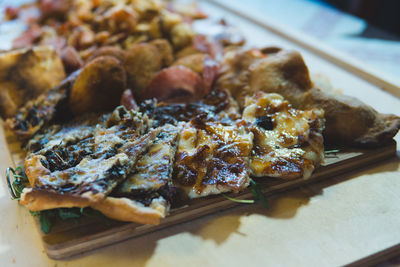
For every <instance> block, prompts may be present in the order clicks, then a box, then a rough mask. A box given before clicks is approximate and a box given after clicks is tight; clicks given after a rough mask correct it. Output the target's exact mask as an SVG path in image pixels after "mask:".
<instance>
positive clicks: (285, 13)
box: [216, 0, 400, 79]
mask: <svg viewBox="0 0 400 267" xmlns="http://www.w3.org/2000/svg"><path fill="white" fill-rule="evenodd" d="M216 1H217V2H221V3H223V4H225V5H229V6H231V7H232V8H234V9H237V10H240V11H241V12H246V13H247V14H251V15H252V16H254V18H255V19H257V20H261V21H262V20H268V21H270V20H273V21H275V22H277V23H279V24H281V25H284V26H287V27H290V28H293V29H296V30H297V31H299V32H301V33H304V34H306V35H309V36H312V37H314V38H316V39H318V40H319V41H321V42H323V43H325V44H327V45H329V46H332V47H334V48H335V49H338V50H340V51H342V52H345V53H347V54H348V55H349V56H352V57H355V58H357V59H359V60H361V61H362V62H363V63H365V64H368V65H370V66H371V67H373V68H375V69H378V70H380V71H382V72H385V74H387V75H389V76H392V77H394V78H397V79H398V78H400V0H279V1H277V0H246V1H243V0H216ZM244 3H245V4H244Z"/></svg>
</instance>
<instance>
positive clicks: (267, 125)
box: [256, 116, 274, 131]
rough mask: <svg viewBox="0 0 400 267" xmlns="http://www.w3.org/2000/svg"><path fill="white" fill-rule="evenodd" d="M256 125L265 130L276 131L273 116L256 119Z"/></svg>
mask: <svg viewBox="0 0 400 267" xmlns="http://www.w3.org/2000/svg"><path fill="white" fill-rule="evenodd" d="M256 125H257V126H258V127H261V128H263V129H264V130H267V131H271V130H273V129H274V120H273V118H272V117H271V116H260V117H257V118H256Z"/></svg>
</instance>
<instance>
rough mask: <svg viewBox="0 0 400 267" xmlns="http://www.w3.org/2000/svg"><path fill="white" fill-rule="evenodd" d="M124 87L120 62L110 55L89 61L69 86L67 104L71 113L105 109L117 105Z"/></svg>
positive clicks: (124, 80)
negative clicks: (69, 91)
mask: <svg viewBox="0 0 400 267" xmlns="http://www.w3.org/2000/svg"><path fill="white" fill-rule="evenodd" d="M125 88H126V73H125V70H124V68H123V67H122V65H121V63H120V62H119V61H118V60H117V59H115V58H113V57H110V56H102V57H98V58H96V59H94V60H93V61H91V62H89V63H88V64H87V65H86V66H85V67H84V68H83V69H82V72H81V73H80V74H79V75H78V77H77V78H76V81H75V83H74V85H73V86H72V88H71V93H70V97H69V106H70V110H71V112H72V113H73V114H75V115H79V114H83V113H85V112H96V111H107V110H112V109H113V108H115V107H116V106H118V104H119V102H120V99H121V95H122V93H123V91H124V90H125Z"/></svg>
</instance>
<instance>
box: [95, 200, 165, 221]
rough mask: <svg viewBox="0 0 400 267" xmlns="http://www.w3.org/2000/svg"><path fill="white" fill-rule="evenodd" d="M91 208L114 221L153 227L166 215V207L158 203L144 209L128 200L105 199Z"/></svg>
mask: <svg viewBox="0 0 400 267" xmlns="http://www.w3.org/2000/svg"><path fill="white" fill-rule="evenodd" d="M91 207H92V208H94V209H96V210H98V211H100V212H101V213H103V214H104V215H106V216H107V217H109V218H112V219H115V220H119V221H126V222H136V223H142V224H153V225H157V224H159V223H160V219H162V218H164V217H165V215H166V213H167V207H166V206H164V205H162V204H160V203H158V204H156V205H152V206H151V207H144V206H142V205H141V204H139V203H138V202H136V201H134V200H131V199H128V198H115V197H107V198H105V199H104V200H103V201H101V202H98V203H94V204H92V205H91Z"/></svg>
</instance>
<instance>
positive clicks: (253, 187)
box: [250, 180, 268, 208]
mask: <svg viewBox="0 0 400 267" xmlns="http://www.w3.org/2000/svg"><path fill="white" fill-rule="evenodd" d="M250 184H251V191H252V193H253V195H254V197H256V199H258V200H260V202H261V204H262V205H263V207H264V208H268V205H267V200H266V198H265V196H264V194H263V193H262V190H261V188H260V187H261V185H259V184H258V183H257V182H256V181H254V180H251V181H250Z"/></svg>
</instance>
